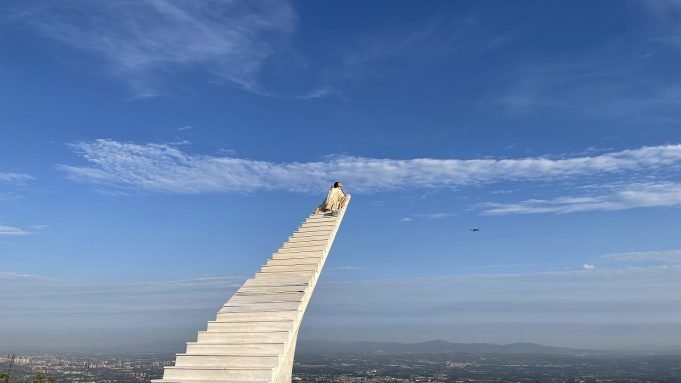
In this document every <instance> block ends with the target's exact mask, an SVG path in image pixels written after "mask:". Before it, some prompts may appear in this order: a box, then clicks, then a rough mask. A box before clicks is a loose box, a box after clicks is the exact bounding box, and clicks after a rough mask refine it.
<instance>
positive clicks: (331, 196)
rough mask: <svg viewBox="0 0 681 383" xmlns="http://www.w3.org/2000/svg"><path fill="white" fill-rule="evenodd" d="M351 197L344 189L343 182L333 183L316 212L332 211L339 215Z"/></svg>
mask: <svg viewBox="0 0 681 383" xmlns="http://www.w3.org/2000/svg"><path fill="white" fill-rule="evenodd" d="M349 199H350V194H345V192H344V191H343V183H342V182H340V181H337V182H335V183H334V184H333V186H332V187H331V189H329V193H328V194H327V195H326V199H325V200H324V202H322V204H321V205H319V207H318V208H317V210H316V211H315V213H326V212H329V211H330V212H331V215H333V216H337V215H338V212H339V210H340V209H342V208H344V207H345V204H346V203H347V202H348V200H349Z"/></svg>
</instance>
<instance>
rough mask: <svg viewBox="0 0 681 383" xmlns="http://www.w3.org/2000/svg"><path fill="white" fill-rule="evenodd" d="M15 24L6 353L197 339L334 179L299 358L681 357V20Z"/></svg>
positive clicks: (15, 4) (303, 9) (214, 16)
mask: <svg viewBox="0 0 681 383" xmlns="http://www.w3.org/2000/svg"><path fill="white" fill-rule="evenodd" d="M0 10H1V11H2V12H0V15H1V16H0V43H1V45H0V46H1V48H0V84H2V87H1V89H2V90H0V132H1V133H2V136H3V138H4V139H2V140H0V307H2V309H1V310H0V311H2V314H1V316H0V340H1V341H0V343H2V346H3V347H8V348H12V347H16V348H19V347H22V348H23V347H27V348H33V347H45V348H49V349H54V347H55V346H57V347H68V348H73V349H78V348H81V347H82V348H90V347H100V346H102V345H111V346H112V347H118V346H121V347H135V346H137V345H139V344H166V343H174V342H181V341H182V340H191V339H192V338H193V337H195V336H196V330H197V329H199V328H200V327H202V326H205V321H206V320H207V319H210V318H211V317H212V316H214V315H215V311H216V309H217V308H218V307H219V306H220V305H222V304H223V303H224V301H226V300H227V298H228V297H229V296H230V295H231V293H232V292H233V291H234V290H235V289H236V288H237V287H238V286H239V285H240V284H241V283H242V282H243V281H244V280H245V279H246V278H248V277H249V276H251V275H252V274H253V273H254V272H255V271H256V270H257V268H258V266H259V265H261V264H262V263H263V262H264V261H265V259H267V258H268V257H269V256H270V255H271V253H272V252H273V251H275V250H276V249H277V248H278V247H279V246H280V245H281V244H282V243H283V242H284V241H285V240H286V239H287V237H288V236H289V235H290V234H291V232H292V231H293V230H294V229H295V228H296V227H297V226H298V224H300V222H301V221H302V220H303V219H304V217H305V216H306V215H307V214H308V213H309V212H310V211H312V210H313V209H314V208H315V206H316V205H317V204H318V203H319V202H321V200H322V198H323V196H324V195H325V192H326V189H327V188H328V187H329V186H330V184H331V183H332V182H333V181H336V180H342V181H343V183H344V185H345V188H346V190H347V191H348V192H350V193H352V194H353V201H352V205H351V207H350V210H349V211H348V214H347V215H346V218H345V221H344V223H343V226H342V227H341V230H340V232H339V234H338V237H337V239H336V242H335V244H334V247H333V249H332V251H331V254H330V257H329V260H328V262H327V264H326V269H325V270H324V272H323V273H322V277H321V279H320V283H319V286H318V287H317V289H316V292H315V296H314V297H313V298H312V301H311V304H310V307H309V309H308V312H307V314H306V317H305V320H304V322H303V325H302V329H301V333H300V339H303V340H310V339H327V340H343V341H361V340H369V341H399V342H419V341H427V340H432V339H443V340H447V341H452V342H490V343H502V344H503V343H513V342H534V343H539V344H544V345H549V346H567V347H574V348H596V349H650V348H655V347H658V348H666V347H677V346H679V345H681V294H679V291H681V236H679V235H678V233H679V232H681V220H679V214H680V213H681V210H680V209H679V207H681V130H679V128H678V127H679V122H681V108H679V104H680V102H681V91H680V90H679V86H678V84H679V83H680V81H681V71H680V70H679V69H678V68H679V67H681V44H680V42H681V3H679V2H677V1H672V0H660V1H643V0H641V1H614V0H609V1H599V2H592V3H584V2H578V3H575V2H570V1H544V2H531V1H513V2H505V1H487V2H477V1H457V2H451V1H435V2H428V3H423V2H407V1H397V2H395V1H372V2H358V1H355V2H343V3H340V2H330V3H329V2H325V3H320V2H312V1H308V2H289V1H283V0H282V1H274V0H271V1H258V2H245V3H233V2H228V1H220V0H207V1H201V2H189V1H187V2H185V1H177V2H170V1H168V2H166V1H152V0H142V1H127V0H120V1H112V2H106V3H99V2H88V1H81V0H75V1H70V2H49V1H39V0H36V1H30V2H26V1H16V0H11V1H8V2H4V3H3V4H2V5H0ZM471 228H480V231H479V232H478V231H475V232H474V231H471V230H470V229H471Z"/></svg>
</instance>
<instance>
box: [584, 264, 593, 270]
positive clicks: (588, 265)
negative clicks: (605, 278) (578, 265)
mask: <svg viewBox="0 0 681 383" xmlns="http://www.w3.org/2000/svg"><path fill="white" fill-rule="evenodd" d="M582 268H583V269H584V270H596V265H593V264H591V263H585V264H584V266H582Z"/></svg>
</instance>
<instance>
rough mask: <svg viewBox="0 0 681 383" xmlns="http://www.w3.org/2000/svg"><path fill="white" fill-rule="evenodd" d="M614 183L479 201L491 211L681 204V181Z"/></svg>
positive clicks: (568, 210) (564, 210)
mask: <svg viewBox="0 0 681 383" xmlns="http://www.w3.org/2000/svg"><path fill="white" fill-rule="evenodd" d="M621 187H622V185H617V186H613V187H611V189H613V190H610V191H609V192H608V193H607V194H601V195H595V196H569V197H558V198H554V199H549V200H543V199H529V200H525V201H520V202H514V203H493V202H490V203H484V204H480V205H478V207H480V208H482V209H483V210H482V213H483V214H487V215H506V214H540V213H554V214H567V213H576V212H584V211H598V210H600V211H613V210H624V209H632V208H639V207H659V206H681V183H674V182H659V183H634V184H631V185H626V186H624V188H623V189H621V190H617V189H619V188H621Z"/></svg>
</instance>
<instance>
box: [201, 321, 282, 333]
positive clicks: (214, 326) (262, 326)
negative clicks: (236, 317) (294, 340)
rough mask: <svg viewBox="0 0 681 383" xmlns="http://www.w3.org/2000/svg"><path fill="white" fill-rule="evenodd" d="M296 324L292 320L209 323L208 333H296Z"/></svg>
mask: <svg viewBox="0 0 681 383" xmlns="http://www.w3.org/2000/svg"><path fill="white" fill-rule="evenodd" d="M294 324H295V322H294V321H292V320H281V321H271V322H257V321H247V322H218V321H209V322H208V326H207V330H208V331H223V332H226V331H236V332H249V331H254V332H262V331H287V330H289V331H294V330H295V329H294V328H293V326H294Z"/></svg>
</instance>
